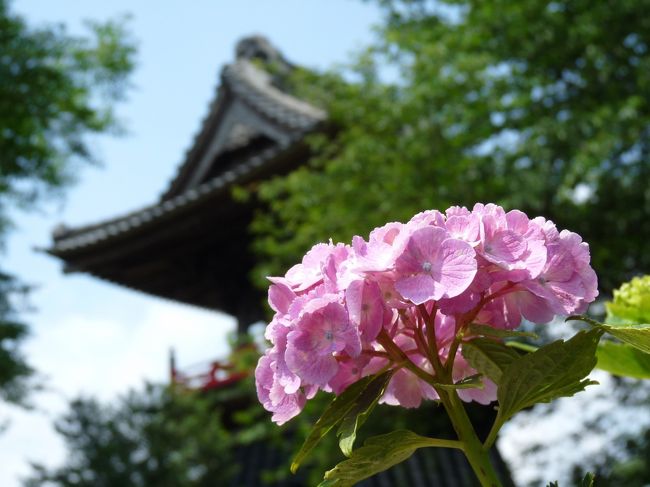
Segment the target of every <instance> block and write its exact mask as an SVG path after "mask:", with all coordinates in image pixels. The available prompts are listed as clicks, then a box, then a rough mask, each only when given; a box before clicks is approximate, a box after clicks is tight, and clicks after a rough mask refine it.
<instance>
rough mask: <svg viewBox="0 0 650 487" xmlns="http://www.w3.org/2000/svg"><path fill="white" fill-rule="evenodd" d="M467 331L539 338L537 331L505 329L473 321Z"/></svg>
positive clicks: (492, 335)
mask: <svg viewBox="0 0 650 487" xmlns="http://www.w3.org/2000/svg"><path fill="white" fill-rule="evenodd" d="M467 331H468V332H469V334H471V335H480V336H485V337H492V338H517V337H528V338H539V337H538V336H537V335H536V334H535V333H532V332H529V331H517V330H504V329H502V328H494V327H492V326H489V325H480V324H478V323H471V324H470V325H469V326H468V327H467Z"/></svg>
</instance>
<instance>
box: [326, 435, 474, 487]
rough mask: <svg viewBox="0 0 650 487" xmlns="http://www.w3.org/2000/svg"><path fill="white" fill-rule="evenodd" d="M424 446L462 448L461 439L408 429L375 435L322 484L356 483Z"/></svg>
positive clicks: (340, 486)
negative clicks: (418, 433) (419, 432)
mask: <svg viewBox="0 0 650 487" xmlns="http://www.w3.org/2000/svg"><path fill="white" fill-rule="evenodd" d="M422 447H443V448H461V443H460V442H459V441H454V440H439V439H435V438H427V437H425V436H420V435H417V434H415V433H413V432H412V431H408V430H397V431H393V432H391V433H388V434H385V435H380V436H374V437H372V438H368V439H367V440H366V442H365V443H364V445H363V446H362V447H361V448H358V449H356V450H355V451H353V452H352V456H351V457H350V458H349V459H347V460H344V461H343V462H341V463H339V464H338V465H337V466H336V467H334V468H333V469H332V470H329V471H328V472H326V473H325V480H324V481H323V482H321V483H320V484H319V486H318V487H334V486H335V487H352V486H353V485H354V484H356V483H357V482H359V481H361V480H363V479H366V478H368V477H371V476H372V475H375V474H376V473H379V472H382V471H384V470H387V469H389V468H390V467H392V466H393V465H397V464H398V463H400V462H403V461H404V460H406V459H407V458H408V457H410V456H411V455H412V454H413V452H415V450H417V449H418V448H422Z"/></svg>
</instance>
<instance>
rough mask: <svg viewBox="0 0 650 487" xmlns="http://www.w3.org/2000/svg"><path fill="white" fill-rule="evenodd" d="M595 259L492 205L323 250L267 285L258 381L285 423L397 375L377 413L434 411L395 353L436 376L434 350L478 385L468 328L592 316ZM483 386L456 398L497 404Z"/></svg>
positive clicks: (547, 226)
mask: <svg viewBox="0 0 650 487" xmlns="http://www.w3.org/2000/svg"><path fill="white" fill-rule="evenodd" d="M589 260H590V257H589V247H588V245H587V244H586V243H584V242H583V241H582V239H581V238H580V236H579V235H577V234H575V233H572V232H569V231H567V230H562V231H558V230H557V228H556V226H555V224H553V223H552V222H551V221H548V220H546V219H544V218H542V217H537V218H534V219H529V218H528V217H527V216H526V215H525V214H524V213H522V212H521V211H518V210H512V211H509V212H507V213H506V212H505V211H504V210H503V208H501V207H499V206H497V205H494V204H487V205H483V204H476V205H475V206H474V208H473V209H472V210H471V211H470V210H468V209H466V208H464V207H463V208H461V207H451V208H449V209H448V210H447V211H446V212H445V213H444V214H443V213H441V212H439V211H437V210H430V211H425V212H422V213H419V214H417V215H415V216H414V217H413V218H412V219H411V220H410V221H409V222H407V223H396V222H395V223H388V224H386V225H384V226H383V227H380V228H376V229H375V230H373V231H372V232H371V233H370V236H369V238H368V240H367V241H366V240H364V239H363V238H361V237H359V236H356V237H354V238H353V240H352V244H351V245H344V244H340V243H339V244H333V243H332V242H330V243H327V244H318V245H315V246H314V247H313V248H312V249H311V250H310V251H309V252H307V254H306V255H305V256H304V258H303V259H302V262H301V263H300V264H297V265H295V266H293V267H292V268H291V269H289V271H288V272H287V273H286V275H285V276H284V277H272V278H269V279H270V281H271V283H272V284H271V286H270V288H269V304H270V305H271V308H272V309H273V310H274V311H275V316H274V317H273V320H272V321H271V323H270V324H269V325H268V327H267V329H266V332H265V337H266V338H267V339H268V340H269V341H270V342H271V344H272V347H271V348H270V349H269V350H267V351H266V353H265V354H264V356H262V357H261V358H260V360H259V363H258V365H257V368H256V371H255V378H256V383H257V394H258V397H259V399H260V401H261V403H262V404H263V405H264V407H265V408H266V409H267V410H269V411H271V412H273V421H275V422H276V423H278V424H282V423H284V422H286V421H288V420H289V419H291V418H292V417H294V416H296V415H297V414H298V413H300V411H301V410H302V408H303V407H304V404H305V402H306V400H308V399H310V398H312V397H313V396H314V395H315V394H316V392H317V391H318V390H321V389H322V390H324V391H328V392H333V393H334V394H337V395H338V394H340V393H341V392H342V391H344V390H345V389H346V387H348V386H349V385H350V384H352V383H354V382H355V381H357V380H359V379H360V378H362V377H364V376H367V375H370V374H374V373H377V372H378V371H380V370H386V369H389V368H394V369H395V371H394V373H393V375H392V378H391V380H390V382H389V384H388V386H387V387H386V390H385V392H384V394H383V396H382V398H381V400H380V402H383V403H386V404H392V405H401V406H403V407H418V406H419V405H420V403H421V402H422V400H423V399H432V400H435V399H437V398H438V396H437V393H436V391H435V389H434V388H433V387H432V386H431V385H430V384H429V383H427V382H425V381H423V380H422V379H420V378H418V377H417V376H416V375H414V374H413V373H412V372H411V371H409V370H407V369H406V368H403V360H402V361H400V360H397V359H396V356H395V353H394V351H395V350H396V349H399V350H401V352H400V353H401V354H402V355H401V356H402V358H404V357H408V359H409V360H410V361H411V362H413V363H414V364H416V365H417V366H418V367H419V368H421V369H422V370H424V371H426V372H428V373H430V374H434V375H435V371H434V367H433V364H432V363H431V362H432V361H431V355H430V354H431V353H432V352H431V351H433V353H435V354H436V356H437V358H438V359H439V361H440V363H441V364H445V365H446V366H449V367H450V370H451V371H452V374H451V375H452V377H453V380H454V381H459V380H462V379H463V378H466V377H468V376H471V375H474V374H475V373H476V372H475V371H474V370H473V369H472V368H471V367H470V366H469V365H468V364H467V363H466V362H465V360H464V358H463V357H462V355H461V354H457V353H456V352H457V351H458V348H459V346H460V347H461V348H462V343H461V344H459V343H455V342H456V341H457V339H456V337H457V336H459V335H458V332H459V331H462V330H465V328H466V327H467V326H468V325H469V324H470V323H478V324H484V325H489V326H491V327H495V328H501V329H514V328H516V327H518V326H519V325H520V323H521V321H522V318H525V319H527V320H529V321H531V322H534V323H546V322H548V321H550V320H551V319H552V318H553V317H554V316H555V315H568V314H574V313H582V312H584V311H585V309H586V307H587V305H588V303H590V302H592V301H593V300H594V299H595V298H596V296H597V295H598V291H597V279H596V274H595V272H594V271H593V269H592V268H591V267H590V264H589ZM466 338H469V337H468V336H467V335H466V336H465V337H464V339H466ZM389 345H390V346H389ZM391 350H392V352H393V353H391ZM449 362H451V363H449ZM483 382H484V387H483V388H480V389H479V388H474V389H461V390H459V391H458V392H459V395H460V397H461V399H463V400H465V401H471V400H475V401H478V402H480V403H483V404H487V403H489V402H491V401H493V400H494V399H495V398H496V387H495V385H494V384H493V383H491V382H490V381H489V380H487V379H483Z"/></svg>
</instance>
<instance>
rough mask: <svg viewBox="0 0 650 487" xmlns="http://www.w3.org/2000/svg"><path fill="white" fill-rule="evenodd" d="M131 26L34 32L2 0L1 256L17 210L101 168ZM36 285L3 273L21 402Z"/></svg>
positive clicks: (3, 375)
mask: <svg viewBox="0 0 650 487" xmlns="http://www.w3.org/2000/svg"><path fill="white" fill-rule="evenodd" d="M125 22H126V20H125V19H121V20H117V21H110V22H106V23H96V22H88V23H87V25H86V27H87V29H88V34H87V35H86V36H83V37H79V36H73V35H70V34H68V33H67V31H66V30H65V28H64V27H63V26H45V27H34V26H30V25H28V24H27V23H26V22H25V20H24V19H22V18H21V17H19V16H17V15H15V14H13V13H12V11H11V8H10V2H9V1H8V0H0V248H2V247H3V246H4V244H5V242H6V238H7V235H8V232H9V231H10V229H11V226H12V221H11V219H10V217H9V212H10V210H12V209H14V208H19V209H21V210H30V209H34V208H36V207H37V205H38V204H39V203H41V202H43V200H44V199H46V198H48V197H51V196H59V195H61V193H62V191H63V190H64V189H65V188H66V187H67V186H68V185H69V184H70V183H72V182H73V181H74V178H75V175H76V174H78V169H79V166H80V165H83V164H84V163H96V162H97V160H96V158H95V157H94V155H93V152H92V150H91V145H90V141H89V136H90V135H92V134H102V133H112V134H117V133H119V132H120V124H119V123H118V120H117V119H116V117H115V113H114V106H115V103H116V102H118V101H120V100H122V99H123V98H124V96H125V94H126V91H127V88H128V86H129V85H128V77H129V74H130V73H131V71H132V70H133V67H134V55H135V46H134V42H133V40H132V39H131V37H130V34H129V33H128V32H127V30H126V28H125ZM26 292H28V286H25V285H24V284H22V283H21V282H20V281H19V280H18V279H17V278H16V277H15V276H13V275H11V274H9V273H6V272H1V271H0V398H3V399H5V400H9V401H11V402H15V403H20V402H22V401H23V400H24V399H25V395H26V393H27V391H28V383H27V379H28V377H29V376H30V375H31V374H32V369H31V368H30V367H29V365H28V364H27V363H26V361H25V359H24V357H23V356H22V354H21V352H20V349H19V343H20V342H21V340H22V339H23V338H24V337H25V335H26V334H27V331H28V328H27V326H26V325H25V323H23V322H22V321H21V319H20V316H19V315H20V314H21V313H20V311H21V308H20V306H19V304H20V303H19V302H18V301H17V300H18V299H19V298H21V297H23V296H24V295H25V293H26Z"/></svg>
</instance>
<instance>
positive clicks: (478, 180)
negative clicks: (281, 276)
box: [253, 0, 650, 292]
mask: <svg viewBox="0 0 650 487" xmlns="http://www.w3.org/2000/svg"><path fill="white" fill-rule="evenodd" d="M380 4H381V6H382V8H383V11H384V13H385V23H384V25H382V26H381V28H380V30H379V38H378V41H377V42H376V45H374V46H372V47H371V48H369V49H368V50H367V51H366V52H365V53H363V54H362V55H361V56H360V58H359V61H358V63H357V64H356V66H353V67H352V68H351V69H350V70H348V72H346V73H343V74H344V76H341V75H340V74H337V73H333V74H332V73H326V74H315V73H309V72H302V73H298V74H297V75H295V76H294V80H293V82H294V84H295V89H296V90H297V91H298V92H299V93H301V94H302V95H303V96H307V97H310V98H311V99H312V100H313V101H314V102H316V103H320V104H321V105H322V106H323V107H325V108H327V109H328V111H329V113H330V117H331V121H332V123H333V124H334V126H336V127H337V128H338V130H337V131H336V133H335V135H334V136H333V137H313V138H312V144H313V147H314V149H315V151H314V152H315V154H316V155H315V156H314V157H313V158H312V160H311V161H310V164H309V165H308V166H306V167H304V168H302V169H299V170H297V171H296V172H294V173H293V174H291V175H289V176H288V177H283V178H278V179H276V180H274V181H272V182H270V183H267V184H264V185H262V187H261V189H260V191H259V196H260V198H261V200H262V201H263V202H265V203H266V205H267V208H268V210H267V211H265V212H261V213H260V214H259V215H258V218H257V220H256V221H255V223H254V225H253V231H254V233H255V235H256V242H255V247H256V249H257V250H258V251H259V252H260V255H261V256H262V261H263V262H264V264H263V265H261V266H260V268H259V269H258V275H268V274H269V273H278V272H281V273H283V272H284V271H285V270H286V268H287V267H288V266H289V265H291V264H293V263H294V262H295V260H296V258H298V257H299V256H300V255H301V253H302V252H304V251H305V249H307V248H309V247H310V246H311V245H313V244H314V243H316V242H318V241H323V240H326V239H328V238H330V237H332V238H333V239H335V240H341V241H349V239H350V237H351V236H352V235H353V234H362V235H363V234H364V233H365V232H367V231H368V230H370V229H371V228H372V227H374V226H377V225H380V224H383V223H384V222H386V221H391V220H403V219H407V218H409V217H410V216H411V215H413V214H414V213H416V212H418V211H421V210H423V209H428V208H438V209H443V210H444V209H445V208H447V207H448V206H450V205H456V204H460V205H468V206H471V205H473V204H474V203H475V202H477V201H479V202H497V203H500V204H502V205H504V206H505V207H507V208H519V209H521V210H523V211H526V212H527V213H529V214H530V215H543V216H545V217H547V218H549V219H552V220H553V221H555V222H556V223H557V224H558V226H560V227H561V228H568V229H571V230H573V231H575V232H578V233H580V234H581V235H582V236H583V237H584V238H585V240H587V241H588V242H589V243H590V245H591V250H592V256H593V262H594V266H595V268H596V271H597V272H598V275H599V277H600V282H601V289H602V290H604V291H605V292H608V291H610V290H611V289H613V288H614V287H616V286H617V285H618V284H620V283H621V282H623V281H625V280H627V279H629V277H630V276H631V275H633V274H637V273H642V272H648V271H649V270H650V253H649V252H648V251H647V241H648V240H649V239H650V191H649V189H648V188H650V186H649V184H648V181H650V51H649V46H650V16H648V15H647V12H648V11H650V1H648V0H626V1H617V2H592V1H587V0H581V1H568V0H566V1H565V0H560V1H555V2H547V1H542V0H517V1H511V0H508V1H506V0H496V1H491V2H484V1H478V0H457V1H424V0H402V1H399V0H395V1H388V0H386V1H381V2H380ZM382 75H383V76H382ZM386 79H388V81H386ZM392 79H397V81H395V82H392V81H390V80H392Z"/></svg>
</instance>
